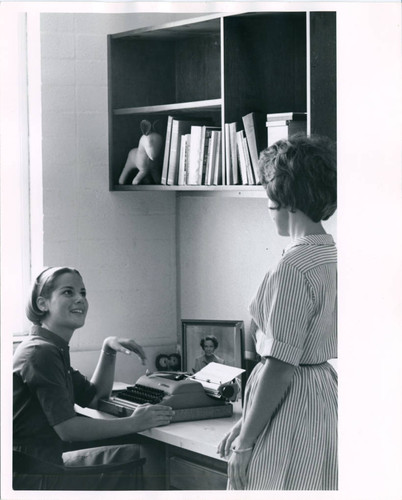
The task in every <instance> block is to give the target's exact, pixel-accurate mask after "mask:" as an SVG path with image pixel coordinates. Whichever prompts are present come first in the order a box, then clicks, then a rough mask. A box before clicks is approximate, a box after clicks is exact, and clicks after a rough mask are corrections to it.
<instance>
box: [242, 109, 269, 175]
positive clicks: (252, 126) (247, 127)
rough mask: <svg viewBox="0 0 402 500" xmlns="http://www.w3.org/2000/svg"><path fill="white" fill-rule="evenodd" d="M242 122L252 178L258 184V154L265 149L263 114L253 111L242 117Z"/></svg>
mask: <svg viewBox="0 0 402 500" xmlns="http://www.w3.org/2000/svg"><path fill="white" fill-rule="evenodd" d="M242 120H243V125H244V132H245V136H246V138H247V145H248V150H249V152H250V159H251V165H252V167H253V173H254V177H255V180H256V182H258V183H259V180H258V179H259V174H258V158H259V154H260V152H261V151H262V150H263V149H265V148H266V147H267V141H266V135H265V123H264V121H265V117H264V114H263V113H258V112H254V111H253V112H251V113H248V114H247V115H245V116H243V117H242Z"/></svg>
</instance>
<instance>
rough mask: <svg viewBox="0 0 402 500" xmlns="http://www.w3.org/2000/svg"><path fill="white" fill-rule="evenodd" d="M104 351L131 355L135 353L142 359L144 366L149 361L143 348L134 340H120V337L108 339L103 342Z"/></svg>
mask: <svg viewBox="0 0 402 500" xmlns="http://www.w3.org/2000/svg"><path fill="white" fill-rule="evenodd" d="M103 350H104V351H106V352H110V351H114V352H122V353H123V354H131V353H132V352H134V353H135V354H137V356H138V357H139V358H140V359H141V362H142V364H143V365H145V360H146V359H147V357H146V355H145V352H144V350H143V348H142V347H141V346H140V345H139V344H137V342H135V340H133V339H120V338H118V337H108V338H106V339H105V340H104V342H103Z"/></svg>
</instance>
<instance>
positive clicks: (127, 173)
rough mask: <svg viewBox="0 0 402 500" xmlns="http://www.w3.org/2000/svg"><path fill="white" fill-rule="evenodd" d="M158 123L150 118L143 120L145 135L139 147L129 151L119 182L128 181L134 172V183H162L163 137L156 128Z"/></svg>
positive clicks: (142, 127) (141, 126)
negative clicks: (152, 121) (151, 121)
mask: <svg viewBox="0 0 402 500" xmlns="http://www.w3.org/2000/svg"><path fill="white" fill-rule="evenodd" d="M156 123H157V122H154V123H153V124H152V125H151V123H150V122H149V121H148V120H142V121H141V124H140V128H141V132H142V134H143V135H142V136H141V138H140V141H139V143H138V147H137V148H134V149H131V150H130V152H129V153H128V156H127V161H126V164H125V165H124V168H123V171H122V173H121V174H120V177H119V184H126V183H128V182H129V181H130V179H131V178H132V176H133V174H134V177H133V180H132V184H160V182H161V175H162V161H161V152H162V146H163V137H162V135H161V134H160V133H159V132H157V131H156V130H155V127H156Z"/></svg>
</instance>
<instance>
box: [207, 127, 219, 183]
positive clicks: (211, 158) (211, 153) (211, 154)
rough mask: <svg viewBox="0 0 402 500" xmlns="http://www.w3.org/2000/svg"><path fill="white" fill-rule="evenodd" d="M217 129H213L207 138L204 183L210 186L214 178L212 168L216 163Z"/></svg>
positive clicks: (213, 168)
mask: <svg viewBox="0 0 402 500" xmlns="http://www.w3.org/2000/svg"><path fill="white" fill-rule="evenodd" d="M219 132H220V131H219V130H213V131H212V133H211V138H210V139H209V148H208V158H207V170H206V174H205V184H206V185H207V186H210V185H211V184H212V183H213V180H214V170H215V165H216V150H217V147H218V143H217V141H218V137H219Z"/></svg>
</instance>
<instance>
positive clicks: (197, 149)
mask: <svg viewBox="0 0 402 500" xmlns="http://www.w3.org/2000/svg"><path fill="white" fill-rule="evenodd" d="M190 133H191V139H190V155H189V162H188V170H187V184H189V185H197V183H198V177H199V167H200V157H201V134H202V126H201V125H193V126H192V127H191V132H190Z"/></svg>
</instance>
